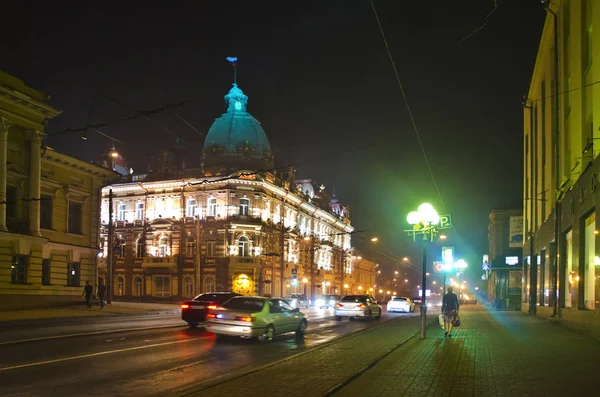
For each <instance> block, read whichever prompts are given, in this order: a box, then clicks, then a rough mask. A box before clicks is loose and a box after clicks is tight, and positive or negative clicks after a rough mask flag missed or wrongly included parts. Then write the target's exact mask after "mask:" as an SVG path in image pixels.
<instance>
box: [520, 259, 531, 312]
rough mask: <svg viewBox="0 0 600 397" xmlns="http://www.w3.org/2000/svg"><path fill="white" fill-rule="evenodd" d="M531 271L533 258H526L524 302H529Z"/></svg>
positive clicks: (524, 266) (524, 265)
mask: <svg viewBox="0 0 600 397" xmlns="http://www.w3.org/2000/svg"><path fill="white" fill-rule="evenodd" d="M530 271H531V258H530V257H529V256H528V257H526V258H525V261H524V264H523V293H522V294H523V297H522V298H523V299H522V302H523V303H529V272H530Z"/></svg>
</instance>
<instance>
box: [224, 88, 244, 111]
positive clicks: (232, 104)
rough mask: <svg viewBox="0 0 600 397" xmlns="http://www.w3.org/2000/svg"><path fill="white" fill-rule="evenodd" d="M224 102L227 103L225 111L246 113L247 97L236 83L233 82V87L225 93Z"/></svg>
mask: <svg viewBox="0 0 600 397" xmlns="http://www.w3.org/2000/svg"><path fill="white" fill-rule="evenodd" d="M225 103H227V113H246V105H247V104H248V97H247V96H246V95H244V92H243V91H242V90H241V89H240V88H239V87H238V86H237V84H236V83H233V87H231V89H230V90H229V93H228V94H227V95H225Z"/></svg>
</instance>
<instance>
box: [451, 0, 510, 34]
mask: <svg viewBox="0 0 600 397" xmlns="http://www.w3.org/2000/svg"><path fill="white" fill-rule="evenodd" d="M502 3H504V0H500V2H498V1H497V0H494V8H493V9H492V11H490V12H488V14H487V15H486V16H485V18H484V19H483V22H482V23H481V25H479V27H478V28H476V29H475V30H473V31H472V32H471V33H469V34H468V35H466V36H465V37H463V38H462V39H460V40H459V41H457V42H456V45H460V44H462V43H464V42H465V41H467V40H469V39H470V38H471V36H473V35H475V34H477V33H479V32H480V31H481V30H483V29H484V28H485V27H486V26H487V24H488V21H489V20H490V18H491V16H492V15H493V14H494V13H495V12H496V10H497V9H498V7H500V5H502Z"/></svg>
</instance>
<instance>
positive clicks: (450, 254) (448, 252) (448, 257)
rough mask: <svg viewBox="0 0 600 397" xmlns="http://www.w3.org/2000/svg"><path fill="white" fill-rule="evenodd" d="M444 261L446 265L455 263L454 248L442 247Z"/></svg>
mask: <svg viewBox="0 0 600 397" xmlns="http://www.w3.org/2000/svg"><path fill="white" fill-rule="evenodd" d="M442 260H443V261H444V262H446V263H452V262H454V247H442Z"/></svg>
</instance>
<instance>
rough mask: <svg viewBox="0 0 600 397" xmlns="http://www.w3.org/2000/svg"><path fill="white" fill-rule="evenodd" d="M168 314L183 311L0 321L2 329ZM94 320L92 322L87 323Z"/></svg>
mask: <svg viewBox="0 0 600 397" xmlns="http://www.w3.org/2000/svg"><path fill="white" fill-rule="evenodd" d="M167 314H181V310H166V311H155V312H141V313H111V314H99V315H97V316H69V317H46V318H35V319H27V320H8V321H0V328H10V327H19V326H28V325H67V324H72V323H86V322H93V321H95V320H98V319H106V318H117V317H145V316H157V315H167ZM86 320H92V321H86Z"/></svg>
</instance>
